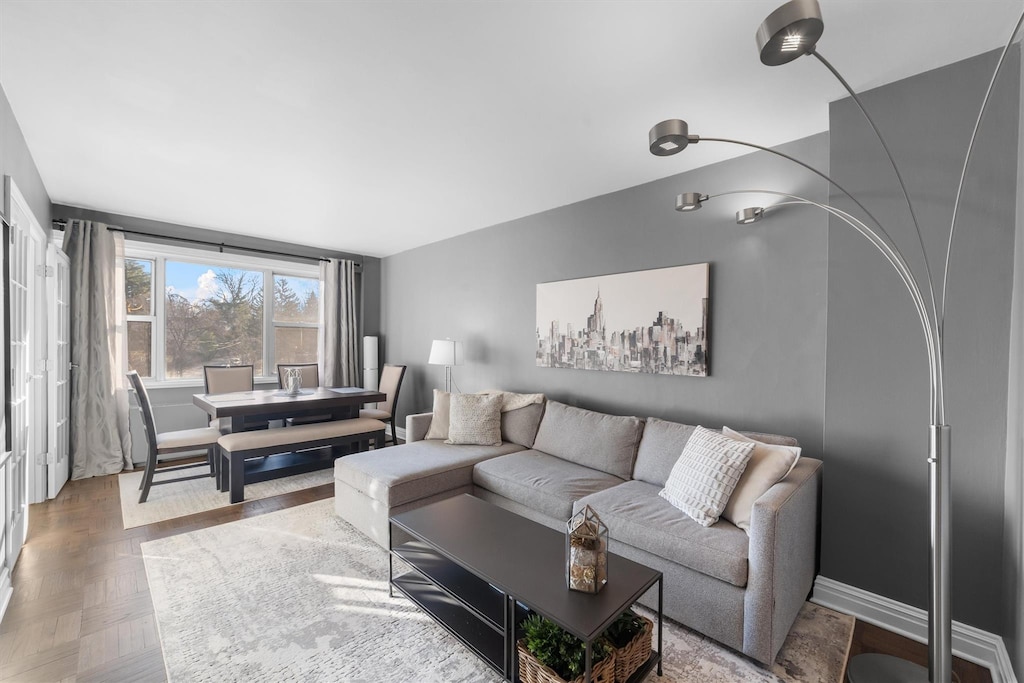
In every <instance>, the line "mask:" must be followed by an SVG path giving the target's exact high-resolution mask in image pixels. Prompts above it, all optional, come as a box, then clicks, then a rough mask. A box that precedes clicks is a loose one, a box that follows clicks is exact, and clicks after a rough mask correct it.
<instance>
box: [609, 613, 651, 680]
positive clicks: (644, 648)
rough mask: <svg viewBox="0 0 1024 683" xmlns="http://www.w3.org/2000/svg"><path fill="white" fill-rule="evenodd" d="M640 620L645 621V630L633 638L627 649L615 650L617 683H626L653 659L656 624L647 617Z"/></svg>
mask: <svg viewBox="0 0 1024 683" xmlns="http://www.w3.org/2000/svg"><path fill="white" fill-rule="evenodd" d="M640 618H641V619H643V620H644V628H643V630H642V631H640V633H638V634H636V635H635V636H633V640H631V641H629V643H628V644H627V645H626V646H625V647H620V648H617V649H616V650H615V683H626V681H627V680H629V677H630V676H632V675H633V672H634V671H636V670H637V669H639V668H640V667H641V666H643V665H644V663H645V662H646V661H647V660H648V659H650V657H651V633H652V632H653V631H654V622H652V621H651V620H650V619H648V618H647V617H645V616H641V617H640Z"/></svg>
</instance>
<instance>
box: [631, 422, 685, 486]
mask: <svg viewBox="0 0 1024 683" xmlns="http://www.w3.org/2000/svg"><path fill="white" fill-rule="evenodd" d="M691 434H693V425H684V424H680V423H678V422H668V421H667V420H659V419H658V418H656V417H649V418H647V424H645V425H644V435H643V438H641V439H640V447H639V448H638V449H637V453H636V467H635V468H634V469H633V478H634V479H639V480H640V481H646V482H647V483H648V484H654V485H656V486H659V487H661V486H664V485H665V482H666V481H668V475H669V473H670V472H672V467H673V466H674V465H675V464H676V461H677V460H679V454H680V453H682V452H683V448H685V447H686V442H687V441H689V440H690V435H691Z"/></svg>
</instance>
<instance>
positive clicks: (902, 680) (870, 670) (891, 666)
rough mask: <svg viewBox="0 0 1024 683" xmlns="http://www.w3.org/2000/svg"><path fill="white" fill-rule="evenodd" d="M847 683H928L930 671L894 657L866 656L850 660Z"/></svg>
mask: <svg viewBox="0 0 1024 683" xmlns="http://www.w3.org/2000/svg"><path fill="white" fill-rule="evenodd" d="M846 681H847V683H928V669H927V668H925V667H923V666H919V665H917V664H914V663H913V662H908V661H907V660H905V659H900V658H899V657H893V656H892V655H880V654H875V653H872V654H866V655H857V656H856V657H852V658H851V659H850V665H849V666H848V667H847V668H846Z"/></svg>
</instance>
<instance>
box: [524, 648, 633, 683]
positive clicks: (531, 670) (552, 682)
mask: <svg viewBox="0 0 1024 683" xmlns="http://www.w3.org/2000/svg"><path fill="white" fill-rule="evenodd" d="M516 650H517V651H518V652H519V680H520V681H521V683H583V679H584V677H583V676H578V677H576V678H574V679H572V680H571V681H566V680H565V679H564V678H562V677H561V676H559V675H558V674H556V673H555V672H554V671H552V670H551V669H550V668H549V667H546V666H544V665H543V664H541V663H540V662H539V661H537V658H536V657H534V656H533V653H531V652H530V651H529V650H527V649H526V646H525V645H524V644H523V641H522V640H520V641H519V642H518V643H516ZM648 650H650V648H648ZM590 680H591V681H592V682H593V683H615V651H614V650H612V651H611V652H609V653H608V656H607V657H605V658H604V659H602V660H601V661H600V662H598V663H597V664H595V665H594V667H593V669H592V670H591V672H590Z"/></svg>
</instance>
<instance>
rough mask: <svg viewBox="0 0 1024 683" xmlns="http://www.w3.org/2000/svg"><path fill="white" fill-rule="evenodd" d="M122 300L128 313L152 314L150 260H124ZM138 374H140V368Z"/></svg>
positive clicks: (151, 266) (151, 265) (151, 271)
mask: <svg viewBox="0 0 1024 683" xmlns="http://www.w3.org/2000/svg"><path fill="white" fill-rule="evenodd" d="M124 300H125V305H126V306H127V310H128V315H153V262H152V261H147V260H146V259H137V258H126V259H125V260H124ZM139 374H140V375H141V374H142V371H141V370H140V371H139ZM145 376H146V377H149V375H145Z"/></svg>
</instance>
